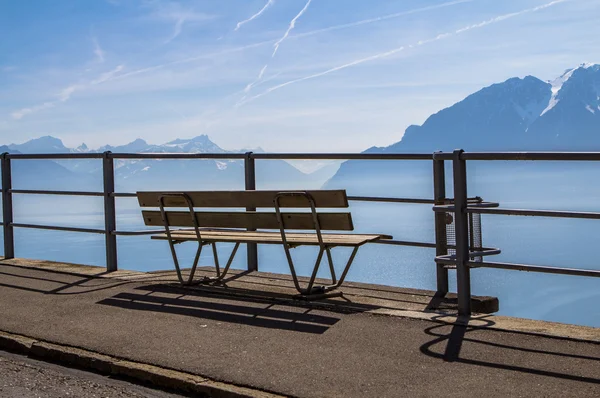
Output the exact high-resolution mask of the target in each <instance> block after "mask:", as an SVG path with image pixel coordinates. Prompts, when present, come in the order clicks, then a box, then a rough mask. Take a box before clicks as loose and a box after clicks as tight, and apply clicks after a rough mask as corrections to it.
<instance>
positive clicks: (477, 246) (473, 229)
mask: <svg viewBox="0 0 600 398" xmlns="http://www.w3.org/2000/svg"><path fill="white" fill-rule="evenodd" d="M444 214H445V216H446V244H447V245H448V246H449V247H448V254H450V255H456V249H455V248H451V247H450V246H454V247H456V232H455V229H454V213H444ZM468 220H469V252H481V251H482V250H483V242H482V235H481V214H473V213H469V214H468ZM470 259H471V261H476V262H482V261H483V257H482V256H472V257H470Z"/></svg>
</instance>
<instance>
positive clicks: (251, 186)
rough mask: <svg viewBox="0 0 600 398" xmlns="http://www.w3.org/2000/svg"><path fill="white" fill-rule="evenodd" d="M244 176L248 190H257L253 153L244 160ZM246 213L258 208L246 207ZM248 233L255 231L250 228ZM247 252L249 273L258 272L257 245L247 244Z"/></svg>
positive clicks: (249, 153) (247, 153)
mask: <svg viewBox="0 0 600 398" xmlns="http://www.w3.org/2000/svg"><path fill="white" fill-rule="evenodd" d="M244 175H245V187H246V190H247V191H254V190H256V167H255V159H254V157H253V156H252V152H246V157H245V158H244ZM246 211H256V208H254V207H246ZM248 231H255V230H254V229H251V228H248ZM246 251H247V253H248V271H258V250H257V247H256V243H247V244H246Z"/></svg>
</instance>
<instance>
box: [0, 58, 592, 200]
mask: <svg viewBox="0 0 600 398" xmlns="http://www.w3.org/2000/svg"><path fill="white" fill-rule="evenodd" d="M455 148H463V149H465V150H470V151H481V150H490V151H510V150H564V151H575V150H577V151H581V150H585V151H600V65H594V64H582V65H580V66H578V67H577V68H573V69H569V70H566V71H565V72H564V73H563V74H562V75H560V76H559V77H557V78H556V79H554V80H552V81H542V80H540V79H538V78H536V77H533V76H526V77H524V78H517V77H514V78H511V79H508V80H506V81H505V82H502V83H498V84H493V85H491V86H489V87H485V88H483V89H481V90H479V91H477V92H476V93H474V94H471V95H469V96H468V97H466V98H465V99H464V100H462V101H460V102H458V103H456V104H454V105H452V106H450V107H448V108H446V109H443V110H441V111H439V112H437V113H435V114H433V115H431V116H430V117H429V118H427V120H426V121H425V122H424V123H423V124H422V125H421V126H416V125H412V126H409V127H408V128H407V129H406V132H405V134H404V136H403V137H402V140H400V141H399V142H397V143H395V144H393V145H390V146H388V147H383V148H381V147H372V148H370V149H368V150H366V151H365V152H366V153H411V152H412V153H414V152H422V153H431V152H434V151H437V150H443V151H452V150H454V149H455ZM0 151H8V152H20V153H90V152H104V151H112V152H114V153H118V152H127V153H132V152H135V153H174V152H175V153H240V152H244V150H240V151H226V150H225V149H223V148H221V147H219V146H218V145H216V144H215V143H214V142H212V141H211V140H210V139H209V137H208V136H206V135H200V136H198V137H195V138H191V139H175V140H172V141H169V142H167V143H165V144H161V145H153V144H148V143H147V142H146V141H144V140H143V139H137V140H135V141H133V142H130V143H129V144H126V145H122V146H110V145H106V146H103V147H101V148H97V149H90V148H88V147H87V146H86V145H85V144H82V145H80V146H79V147H77V148H68V147H66V146H65V145H64V144H63V142H62V141H61V140H60V139H58V138H54V137H50V136H46V137H41V138H37V139H33V140H30V141H27V142H25V143H23V144H11V145H8V146H3V147H0ZM259 151H262V150H261V149H260V148H259V149H256V150H254V152H259ZM298 165H300V163H298ZM115 167H116V184H117V189H118V190H119V191H135V190H138V189H241V188H243V187H244V183H243V182H244V171H243V162H242V161H239V160H220V159H210V160H145V159H142V160H118V161H116V162H115ZM256 168H257V173H256V175H257V188H259V189H265V188H273V189H281V188H283V189H298V188H318V187H321V186H325V187H329V188H334V187H339V188H347V189H349V190H350V191H352V192H355V193H358V192H361V193H373V192H377V191H379V192H387V191H389V192H391V191H393V190H395V189H396V188H399V184H398V183H394V181H397V180H398V178H399V176H402V177H403V183H402V187H403V189H404V190H410V191H411V192H413V191H414V190H413V189H412V188H410V187H413V184H415V185H414V186H415V187H416V186H417V185H418V184H422V183H423V181H430V179H431V163H430V162H420V163H418V162H417V163H415V162H391V161H348V162H344V163H343V164H342V165H341V167H339V170H337V168H338V165H337V164H332V165H329V166H326V167H322V168H320V169H319V170H316V171H314V172H312V173H305V172H302V171H300V170H299V169H298V168H296V167H294V166H293V165H292V164H290V163H288V162H286V161H283V160H265V161H257V163H256ZM13 170H14V171H13V172H14V174H15V178H14V183H13V185H14V186H15V187H17V186H18V187H21V188H30V187H33V186H35V187H43V188H44V189H84V188H85V189H94V190H99V189H101V187H102V183H101V164H100V162H99V161H98V160H64V161H57V162H53V161H49V160H36V161H23V162H15V165H14V166H13ZM336 171H337V172H336ZM334 174H335V175H334ZM407 178H408V180H407ZM424 178H426V179H424ZM64 187H68V188H64ZM74 187H76V188H74ZM90 187H92V188H90ZM429 188H430V187H428V189H429ZM427 194H428V195H429V192H427Z"/></svg>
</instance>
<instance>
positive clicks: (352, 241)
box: [152, 230, 391, 246]
mask: <svg viewBox="0 0 600 398" xmlns="http://www.w3.org/2000/svg"><path fill="white" fill-rule="evenodd" d="M201 236H202V239H203V240H205V241H208V242H240V243H261V244H281V243H282V239H281V234H280V233H278V232H245V231H240V232H237V233H235V232H229V231H227V232H222V231H206V230H204V231H201ZM322 236H323V242H324V243H325V244H326V245H329V246H360V245H362V244H365V243H368V242H373V241H376V240H379V239H388V238H391V237H389V236H386V235H373V234H360V235H359V234H351V235H343V234H323V235H322ZM171 237H172V239H173V240H174V241H195V240H196V233H195V232H190V231H173V232H171ZM152 239H159V240H167V239H168V237H167V234H160V235H153V236H152ZM286 239H287V241H288V243H289V244H291V245H318V244H319V241H318V239H317V235H316V234H311V233H288V234H286Z"/></svg>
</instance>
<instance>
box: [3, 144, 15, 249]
mask: <svg viewBox="0 0 600 398" xmlns="http://www.w3.org/2000/svg"><path fill="white" fill-rule="evenodd" d="M11 174H12V173H11V171H10V158H9V157H8V153H3V154H2V223H3V224H2V229H3V230H4V258H6V259H8V258H15V237H14V233H13V226H12V223H13V205H12V193H11V192H10V190H11V189H12V175H11Z"/></svg>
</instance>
